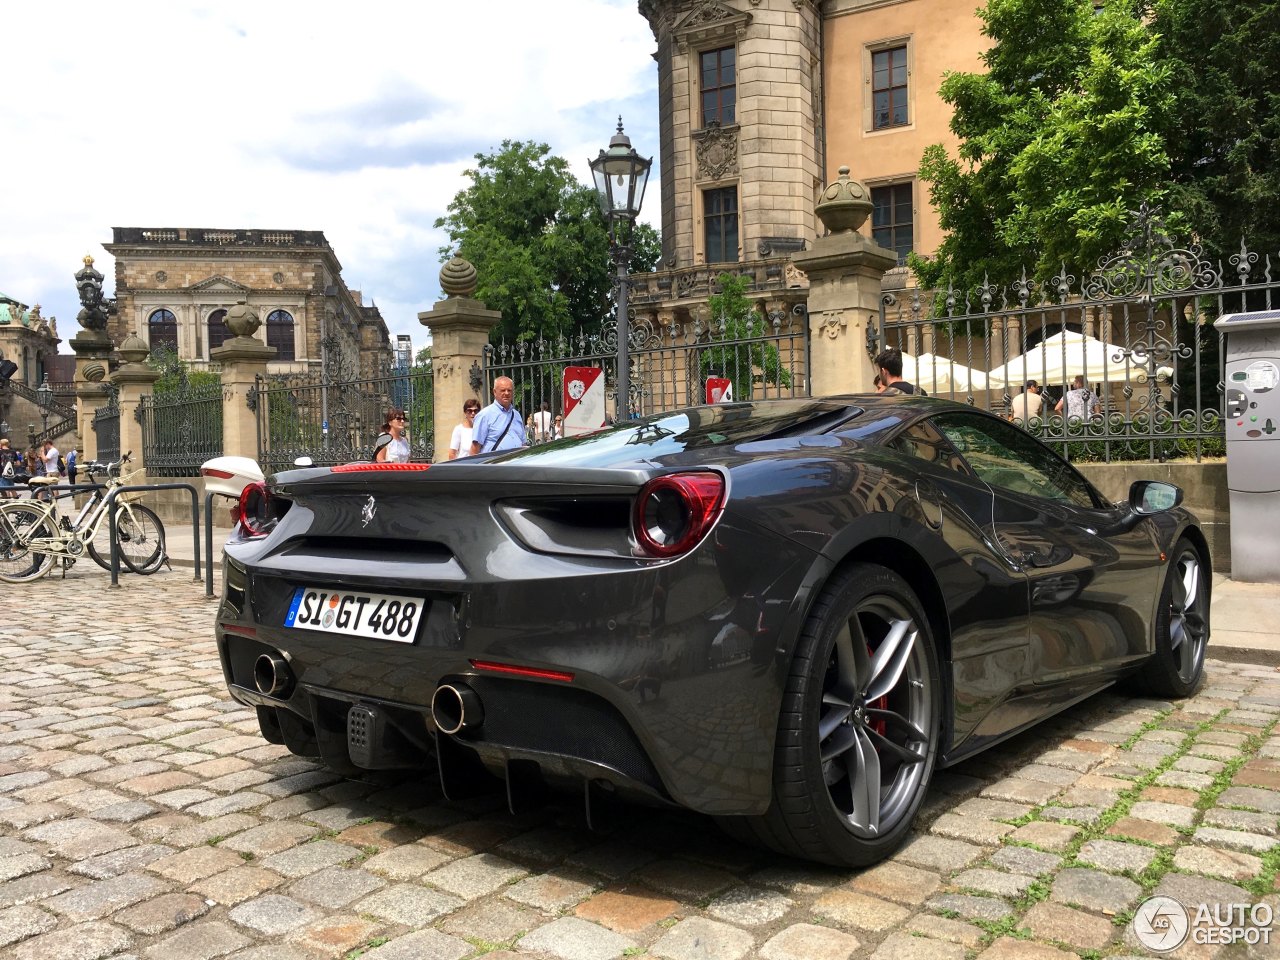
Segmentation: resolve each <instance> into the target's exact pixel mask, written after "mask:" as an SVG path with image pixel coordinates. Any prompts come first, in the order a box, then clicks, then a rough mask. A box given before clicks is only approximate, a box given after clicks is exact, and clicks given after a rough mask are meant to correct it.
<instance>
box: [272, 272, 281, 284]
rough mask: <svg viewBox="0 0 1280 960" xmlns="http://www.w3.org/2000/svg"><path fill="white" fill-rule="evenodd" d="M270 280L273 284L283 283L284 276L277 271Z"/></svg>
mask: <svg viewBox="0 0 1280 960" xmlns="http://www.w3.org/2000/svg"><path fill="white" fill-rule="evenodd" d="M271 280H272V282H273V283H284V274H283V273H281V272H280V271H279V270H277V271H276V272H275V273H273V274H272V275H271Z"/></svg>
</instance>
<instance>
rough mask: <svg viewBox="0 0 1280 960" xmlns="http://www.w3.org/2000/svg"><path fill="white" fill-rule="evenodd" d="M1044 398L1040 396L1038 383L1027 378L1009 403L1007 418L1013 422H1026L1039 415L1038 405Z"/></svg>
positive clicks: (1039, 405) (1041, 403)
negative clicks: (1020, 390)
mask: <svg viewBox="0 0 1280 960" xmlns="http://www.w3.org/2000/svg"><path fill="white" fill-rule="evenodd" d="M1043 404H1044V400H1043V399H1041V397H1040V384H1038V383H1036V381H1034V380H1028V381H1027V382H1026V385H1025V386H1023V388H1022V392H1021V393H1020V394H1018V395H1017V396H1016V397H1014V398H1013V402H1012V403H1011V404H1009V419H1010V420H1012V421H1013V422H1014V423H1026V422H1027V421H1029V420H1031V419H1032V418H1033V417H1038V416H1040V407H1041V406H1042V405H1043Z"/></svg>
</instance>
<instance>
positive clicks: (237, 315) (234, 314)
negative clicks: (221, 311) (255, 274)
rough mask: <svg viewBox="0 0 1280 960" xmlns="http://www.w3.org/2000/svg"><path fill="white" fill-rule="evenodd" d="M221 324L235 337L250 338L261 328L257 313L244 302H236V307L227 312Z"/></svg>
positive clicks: (260, 320)
mask: <svg viewBox="0 0 1280 960" xmlns="http://www.w3.org/2000/svg"><path fill="white" fill-rule="evenodd" d="M223 323H225V324H226V325H227V329H228V330H230V331H231V332H232V333H234V334H235V335H236V336H237V337H252V336H253V335H254V334H255V333H256V332H257V330H258V328H259V327H260V326H262V319H261V318H260V317H259V316H258V311H257V310H254V309H253V307H251V306H249V305H248V303H247V302H246V301H244V300H237V301H236V305H235V306H234V307H232V308H231V309H230V310H228V311H227V315H226V317H224V318H223Z"/></svg>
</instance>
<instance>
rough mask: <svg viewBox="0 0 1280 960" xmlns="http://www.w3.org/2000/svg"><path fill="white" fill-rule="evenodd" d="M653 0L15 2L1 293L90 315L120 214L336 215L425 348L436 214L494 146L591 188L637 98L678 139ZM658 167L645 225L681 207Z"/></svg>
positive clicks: (354, 257)
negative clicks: (517, 148) (541, 154)
mask: <svg viewBox="0 0 1280 960" xmlns="http://www.w3.org/2000/svg"><path fill="white" fill-rule="evenodd" d="M636 6H637V4H636V2H635V0H472V2H469V3H447V2H444V0H420V2H418V3H416V4H406V3H402V2H384V0H360V2H355V3H353V2H351V0H345V2H333V0H309V2H305V3H304V2H295V0H267V2H264V0H250V2H242V0H211V2H206V3H192V2H186V0H165V2H163V3H160V2H142V0H124V2H120V3H101V2H97V3H86V2H81V0H70V2H67V0H64V2H60V3H0V37H4V38H5V43H4V55H3V58H2V59H0V69H2V70H3V73H4V80H3V82H2V83H0V198H2V200H0V292H4V293H6V294H8V295H9V296H11V297H13V298H14V299H16V300H19V301H21V302H23V303H27V304H34V303H39V304H41V307H42V313H43V314H44V316H46V317H49V316H56V317H57V318H58V330H59V333H60V335H61V336H62V337H63V339H64V343H63V346H62V349H63V351H64V352H69V348H68V347H67V346H66V344H65V340H66V339H68V338H70V337H72V336H74V335H75V333H76V331H77V329H78V328H77V326H76V323H75V315H76V312H77V310H78V309H79V302H78V300H77V298H76V293H75V286H74V282H73V280H72V274H74V273H75V271H76V270H77V269H78V268H79V267H80V261H81V259H82V258H83V257H84V255H85V253H91V254H92V255H93V256H94V257H95V258H96V264H95V266H97V267H98V268H99V269H101V270H102V272H103V273H104V274H105V275H106V276H107V278H108V280H107V284H108V291H109V292H111V289H112V285H113V278H114V265H113V262H112V260H111V257H110V256H109V255H108V254H107V253H106V252H105V251H104V250H103V249H102V244H103V243H109V242H110V241H111V228H112V227H118V226H119V227H210V228H242V229H243V228H256V229H284V230H323V231H324V233H325V236H326V237H327V238H328V240H329V243H330V244H331V245H332V247H333V249H334V252H335V253H336V254H337V256H338V259H339V261H340V262H341V263H342V267H343V277H344V279H345V280H346V282H347V284H348V286H350V287H352V288H354V289H360V290H362V291H363V293H364V297H365V303H370V302H376V303H377V304H378V306H379V307H380V308H381V310H382V315H383V316H384V317H385V318H386V321H387V325H388V326H389V327H390V329H391V333H392V334H393V335H395V334H397V333H407V334H409V335H411V336H412V337H413V340H414V345H415V349H416V348H417V347H419V346H422V345H423V344H424V342H425V338H424V334H425V330H424V328H423V327H422V326H421V325H420V324H419V323H418V321H417V313H418V311H420V310H424V309H427V308H428V307H429V306H430V304H431V303H433V302H434V301H435V300H437V299H438V298H439V288H438V282H437V274H438V273H439V269H440V261H439V254H438V249H439V247H441V246H442V245H443V243H444V242H445V237H444V235H443V233H442V232H440V231H437V230H435V229H434V228H433V227H432V224H433V223H434V222H435V219H436V218H437V217H438V216H441V215H442V214H443V213H444V210H445V207H446V206H447V205H448V203H449V201H450V200H451V199H452V198H453V196H454V195H455V194H456V193H457V192H458V191H459V190H460V189H462V188H463V187H464V186H465V185H466V181H465V180H464V179H463V178H462V171H463V170H464V169H466V168H467V167H468V166H469V165H470V164H471V163H472V160H473V157H474V155H475V154H476V153H488V152H490V151H491V150H493V149H494V148H496V147H497V146H498V145H499V144H500V143H501V142H502V141H503V140H504V139H515V140H537V141H540V142H545V143H548V144H550V146H551V148H552V150H553V152H555V153H557V154H559V155H560V156H563V157H565V158H566V159H568V160H569V162H570V163H571V165H572V168H573V170H574V173H575V174H576V175H577V177H578V179H579V180H581V181H582V182H584V183H587V182H590V179H591V176H590V170H589V169H588V167H587V160H588V158H590V157H594V156H595V155H596V153H597V152H599V150H600V149H601V148H602V147H605V146H607V145H608V141H609V137H610V136H611V135H612V134H613V131H614V128H615V126H616V121H617V116H618V114H619V113H621V114H622V116H623V119H624V122H625V124H626V129H627V133H628V134H629V135H630V136H631V139H632V142H633V143H634V144H635V145H636V148H637V149H638V150H640V152H641V153H643V154H644V155H646V156H649V155H653V154H656V153H657V73H656V65H655V63H654V61H653V59H652V57H651V54H652V52H653V50H654V41H653V35H652V34H651V33H650V31H649V27H648V24H647V23H646V22H645V20H644V18H643V17H641V16H640V15H639V13H637V12H636ZM658 174H659V171H658V170H657V169H656V163H655V170H654V173H653V182H652V183H651V184H650V190H649V192H648V197H649V199H650V202H649V203H648V204H647V205H646V209H645V211H644V219H646V220H649V221H650V222H654V223H656V222H657V221H658V217H659V213H660V211H659V209H658V203H657V197H658V191H657V189H656V185H657V177H658Z"/></svg>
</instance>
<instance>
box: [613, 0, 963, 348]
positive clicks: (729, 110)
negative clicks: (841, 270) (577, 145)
mask: <svg viewBox="0 0 1280 960" xmlns="http://www.w3.org/2000/svg"><path fill="white" fill-rule="evenodd" d="M973 8H974V4H973V3H972V0H639V9H640V13H641V14H642V15H643V16H644V17H645V18H646V19H647V20H648V22H649V25H650V27H651V28H652V30H653V34H654V38H655V39H656V41H657V45H658V46H657V52H656V54H655V58H656V60H657V64H658V103H659V120H660V130H659V138H660V143H659V145H658V148H659V149H658V152H659V154H660V157H661V166H662V198H661V199H662V235H663V258H664V263H663V264H662V268H663V269H660V270H659V272H658V273H657V274H655V275H650V276H647V277H643V278H641V280H640V283H641V288H640V289H639V290H638V291H637V294H638V296H637V297H636V305H637V307H638V308H640V309H641V310H642V312H644V311H645V308H648V309H647V312H648V313H649V314H650V315H651V316H652V317H653V319H655V320H657V321H660V322H663V323H666V322H669V321H671V320H684V319H687V318H688V317H689V316H690V315H691V314H694V315H696V313H697V310H698V306H699V304H700V303H702V302H704V301H705V299H706V296H707V295H708V284H709V283H713V282H714V278H715V276H716V275H718V274H719V273H720V272H722V271H725V270H734V271H738V272H742V273H745V274H748V275H750V276H751V277H752V278H753V295H754V296H755V297H756V298H757V299H758V300H759V301H761V303H762V305H763V306H765V307H766V312H767V313H769V314H771V315H780V314H779V313H778V311H777V310H776V309H775V308H774V307H772V306H769V303H770V301H771V300H774V301H778V302H779V305H785V304H786V303H787V301H789V300H795V299H803V293H802V290H803V288H804V286H805V283H806V281H805V278H804V277H803V276H799V275H797V274H796V272H795V271H794V270H793V269H788V265H787V258H788V257H789V255H790V254H791V253H793V252H795V251H797V250H801V249H805V248H806V247H808V246H811V245H812V243H813V241H814V239H815V238H816V237H817V236H818V231H819V229H820V225H819V224H818V222H817V220H816V218H815V216H814V205H815V202H816V201H817V199H818V195H819V193H820V191H821V189H822V187H823V186H824V185H825V184H828V183H831V182H832V181H834V180H835V179H836V177H837V173H838V170H839V168H840V167H842V166H847V167H849V168H850V169H851V170H852V173H853V176H854V178H855V179H857V180H860V181H862V182H863V183H864V184H866V186H867V187H868V188H869V189H870V192H871V197H870V199H871V200H872V202H873V203H874V205H875V210H874V213H873V215H872V217H871V220H870V221H869V222H868V224H867V226H865V227H864V228H863V231H864V232H865V233H867V234H869V235H870V236H872V238H873V239H874V240H875V241H876V242H877V243H878V244H879V245H881V246H883V247H886V248H888V249H890V250H892V251H894V252H895V253H896V254H897V256H898V258H899V262H902V261H903V260H905V258H906V255H907V253H908V252H910V251H912V250H916V251H919V252H921V253H923V254H929V253H931V252H933V251H934V250H935V249H936V248H937V246H938V244H939V242H940V241H941V231H940V229H939V226H938V217H937V214H936V212H935V211H934V210H933V209H932V207H931V206H930V204H929V202H928V197H927V195H926V194H925V192H924V189H923V187H922V185H921V184H920V183H919V181H918V179H917V169H918V167H919V162H920V157H921V155H922V153H923V151H924V148H925V147H926V146H927V145H929V144H931V143H943V144H945V145H946V146H947V147H948V148H949V149H954V147H955V143H956V141H955V138H954V137H953V136H952V134H951V133H950V130H949V128H948V122H949V119H950V109H949V107H947V105H946V104H944V103H943V102H942V101H941V100H940V99H939V97H938V87H939V85H940V84H941V81H942V77H943V74H944V73H946V72H947V71H949V70H978V69H981V60H980V55H981V52H982V51H983V50H984V49H985V46H986V41H985V39H984V38H983V37H982V35H981V33H980V30H979V28H980V24H979V21H978V20H977V18H976V17H975V16H974V12H973ZM641 147H642V145H637V148H638V149H641ZM641 152H645V151H643V149H641ZM893 282H895V281H894V280H893V278H892V272H891V276H890V277H887V278H886V283H887V284H892V283H893ZM896 282H898V283H901V279H898V280H897V281H896ZM791 291H795V292H791Z"/></svg>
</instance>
